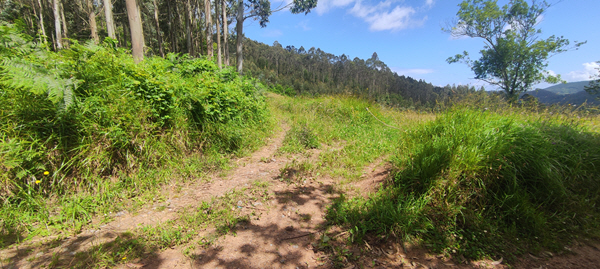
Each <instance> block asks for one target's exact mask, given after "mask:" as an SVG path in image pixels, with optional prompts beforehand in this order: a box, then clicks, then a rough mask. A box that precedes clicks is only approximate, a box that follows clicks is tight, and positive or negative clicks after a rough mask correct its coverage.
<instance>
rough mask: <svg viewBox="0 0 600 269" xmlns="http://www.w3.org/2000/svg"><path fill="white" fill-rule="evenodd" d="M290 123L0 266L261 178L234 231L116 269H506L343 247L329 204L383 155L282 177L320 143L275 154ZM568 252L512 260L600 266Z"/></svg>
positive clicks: (398, 250) (359, 186) (586, 253)
mask: <svg viewBox="0 0 600 269" xmlns="http://www.w3.org/2000/svg"><path fill="white" fill-rule="evenodd" d="M288 129H289V128H288V127H287V126H286V125H285V124H284V125H282V131H281V132H279V133H277V134H276V135H275V136H274V137H273V138H271V140H270V141H269V142H268V143H267V145H266V146H264V147H263V148H261V149H259V150H258V151H256V152H254V153H253V154H252V155H251V156H249V157H246V158H241V159H239V160H237V161H236V164H237V167H236V168H235V169H233V170H232V171H230V173H228V174H227V175H226V176H222V177H214V178H212V179H211V180H210V182H208V183H200V184H198V183H196V184H192V185H188V186H185V187H183V188H181V189H177V190H175V186H168V187H167V188H166V189H165V195H166V196H167V197H168V199H167V201H165V202H161V203H155V204H152V205H150V206H148V207H147V208H144V209H142V210H140V211H139V212H131V213H130V212H118V213H117V214H115V219H114V220H113V221H112V222H110V223H108V224H105V225H102V226H99V228H98V229H95V230H86V231H84V232H83V233H81V234H79V235H77V236H74V237H71V238H66V239H53V238H45V240H44V241H40V242H31V243H28V244H26V245H25V244H24V245H22V246H20V247H16V248H11V249H7V250H3V251H1V252H0V260H1V261H2V263H0V266H2V268H40V267H51V266H52V264H53V259H57V258H56V257H60V258H61V259H63V260H65V257H67V258H66V260H69V258H70V257H72V259H75V254H76V253H78V252H84V251H87V250H89V249H91V248H94V247H98V246H101V245H102V244H103V243H110V242H113V241H115V240H117V238H118V236H119V235H122V234H123V233H125V232H127V231H132V230H134V229H136V228H138V227H141V226H152V225H158V224H161V223H166V222H167V221H169V220H176V219H177V218H179V217H180V214H181V212H182V211H184V210H185V209H186V208H189V207H194V206H198V205H199V204H200V203H201V202H203V201H205V202H210V201H211V200H212V199H214V198H215V197H220V196H223V195H225V194H226V193H228V192H231V191H232V190H235V189H239V188H243V187H245V186H251V185H252V184H253V183H254V182H256V181H260V182H266V183H268V187H267V190H266V191H267V192H268V195H267V196H266V197H267V198H265V200H262V201H261V202H255V203H252V204H246V203H241V201H240V204H238V206H237V208H232V210H237V211H238V212H239V213H240V214H242V215H248V216H251V217H250V219H249V221H245V222H242V223H239V224H238V225H237V227H235V232H234V233H227V234H226V235H224V236H219V237H217V238H216V239H215V240H214V242H211V243H210V244H207V245H206V246H198V245H196V246H190V244H187V245H186V244H184V245H181V246H177V247H174V248H168V249H166V250H159V251H156V252H155V253H153V254H152V255H151V256H149V257H145V258H142V259H137V260H133V261H131V262H126V263H123V264H121V265H119V266H117V268H333V267H334V266H337V267H340V268H401V267H403V268H506V266H504V265H503V263H502V261H491V260H488V261H478V262H473V263H469V264H460V263H456V262H455V261H452V260H448V259H446V258H444V257H441V256H435V255H431V254H430V253H428V252H427V251H425V250H423V249H418V248H411V247H408V248H407V247H406V246H405V245H401V244H399V243H395V242H385V241H384V242H378V243H371V244H369V243H365V244H362V245H355V246H350V247H348V246H346V245H345V244H344V242H345V240H344V238H346V237H347V236H348V234H347V233H345V232H342V231H340V230H336V229H335V228H331V227H330V228H327V227H326V226H325V225H324V224H325V220H324V216H325V210H326V208H327V205H328V204H330V203H331V200H332V199H335V198H336V197H339V195H340V193H341V192H345V193H347V194H348V195H351V196H352V195H356V196H358V195H362V196H366V195H367V194H368V193H370V192H374V191H376V190H377V189H378V187H379V186H380V184H383V183H384V182H385V181H386V179H387V178H388V175H389V171H390V167H389V166H387V165H386V163H385V162H384V161H383V158H381V159H380V160H377V161H376V162H374V163H373V164H371V165H369V166H367V167H366V168H365V170H364V174H363V176H362V177H361V180H360V181H358V182H354V183H349V184H348V185H346V186H340V184H339V181H338V180H335V179H331V178H328V177H316V176H314V175H308V176H307V177H304V178H302V179H300V180H298V179H297V178H291V179H287V180H284V179H282V178H281V174H282V173H281V170H282V169H283V168H285V167H286V165H289V164H290V163H292V162H293V159H296V158H304V159H307V160H315V159H316V158H317V157H318V155H319V154H320V151H319V150H311V151H309V152H308V154H305V155H303V156H288V157H283V156H276V152H277V149H278V148H279V147H280V146H281V145H282V143H283V139H284V137H285V133H286V132H287V131H288ZM212 232H214V228H208V229H205V230H203V231H199V233H198V236H199V237H201V236H205V235H207V234H210V233H212ZM327 241H330V242H327ZM573 252H574V253H576V254H575V255H570V256H569V255H567V256H548V257H532V258H531V259H529V258H528V257H525V258H526V259H523V260H521V261H520V262H519V264H520V265H517V266H516V267H517V268H600V250H599V248H598V247H597V246H596V245H594V244H591V243H589V244H580V245H578V246H576V247H575V248H574V249H573ZM98 266H99V267H102V265H98ZM60 267H69V266H68V265H66V266H60Z"/></svg>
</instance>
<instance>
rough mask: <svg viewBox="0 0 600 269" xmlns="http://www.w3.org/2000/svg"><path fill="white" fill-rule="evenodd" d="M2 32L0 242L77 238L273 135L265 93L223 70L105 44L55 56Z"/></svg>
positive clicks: (11, 30) (11, 31) (74, 47)
mask: <svg viewBox="0 0 600 269" xmlns="http://www.w3.org/2000/svg"><path fill="white" fill-rule="evenodd" d="M0 27H1V29H0V30H1V31H2V32H3V40H4V42H3V43H2V44H1V45H0V46H1V47H0V55H1V56H2V62H1V63H2V64H1V66H0V72H1V73H2V79H1V80H0V130H1V132H0V194H1V196H0V197H1V198H0V203H1V205H0V206H1V207H0V239H1V240H0V246H6V245H9V244H11V243H14V242H19V241H22V240H26V239H27V238H31V237H33V236H36V235H48V234H55V233H63V232H67V233H77V232H78V231H79V230H80V229H81V227H82V226H83V225H84V224H86V223H87V222H89V221H90V220H91V218H92V216H94V215H96V214H104V213H107V212H110V211H112V212H115V211H119V210H121V209H123V208H125V207H136V206H139V205H140V204H143V203H145V201H148V200H152V199H151V198H153V197H155V196H157V195H158V193H159V191H158V189H157V187H158V186H160V185H161V184H164V183H166V182H169V181H172V180H190V179H201V178H202V177H203V175H206V174H207V173H210V172H211V171H215V170H220V169H224V168H226V166H227V163H228V161H229V158H230V157H231V156H233V155H241V154H245V153H247V152H249V151H250V150H252V149H253V148H256V147H257V146H258V145H260V144H261V143H262V141H263V138H264V137H265V136H266V134H267V133H268V132H269V130H270V129H271V127H270V125H269V124H268V122H269V115H268V111H267V109H266V104H265V101H264V95H263V93H262V86H261V85H260V84H259V83H257V82H256V81H254V80H252V79H246V78H244V79H242V78H239V76H238V75H237V73H235V72H234V71H233V69H231V68H227V69H223V70H219V69H218V68H217V67H216V65H215V64H214V63H213V62H212V61H207V60H205V59H191V58H189V57H187V56H185V55H174V54H170V55H168V56H167V57H166V58H165V59H163V58H147V59H146V60H145V61H143V62H141V63H139V64H136V63H134V61H133V59H132V57H131V56H130V54H129V52H128V51H125V50H123V49H119V48H117V47H116V46H115V43H114V41H113V40H107V41H106V42H104V43H103V44H100V45H94V44H92V43H88V44H85V45H82V44H77V43H76V42H74V43H73V44H71V46H70V48H69V49H65V50H62V51H60V52H59V53H53V52H49V51H48V50H46V49H45V48H43V47H38V46H36V45H34V44H33V43H31V40H29V39H30V37H28V36H26V35H23V34H21V33H20V32H19V30H18V29H16V28H15V27H14V26H12V25H1V26H0ZM265 122H267V124H265Z"/></svg>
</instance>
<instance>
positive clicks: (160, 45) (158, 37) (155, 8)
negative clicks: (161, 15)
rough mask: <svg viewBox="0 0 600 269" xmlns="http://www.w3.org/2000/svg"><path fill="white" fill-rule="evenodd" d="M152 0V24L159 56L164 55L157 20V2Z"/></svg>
mask: <svg viewBox="0 0 600 269" xmlns="http://www.w3.org/2000/svg"><path fill="white" fill-rule="evenodd" d="M152 2H153V4H154V24H155V27H156V39H157V41H158V53H160V57H165V51H164V49H163V41H162V36H161V35H160V23H159V21H158V4H157V3H156V0H154V1H152Z"/></svg>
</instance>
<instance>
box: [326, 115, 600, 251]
mask: <svg viewBox="0 0 600 269" xmlns="http://www.w3.org/2000/svg"><path fill="white" fill-rule="evenodd" d="M521 112H523V110H519V109H512V110H509V111H505V112H504V113H492V112H486V111H485V110H480V109H472V108H454V109H452V110H450V111H448V112H444V113H442V114H441V115H439V116H438V117H437V118H436V120H435V121H432V122H430V123H425V124H421V125H418V126H415V127H413V128H410V129H409V130H407V131H406V132H405V133H404V134H403V136H402V139H401V140H398V142H399V143H400V147H399V148H398V150H397V153H396V154H395V155H394V157H393V164H394V165H395V166H396V167H398V170H397V172H396V173H395V176H394V178H393V184H391V185H389V186H387V187H386V188H385V189H382V190H380V191H379V192H377V193H376V194H373V195H372V196H371V197H370V198H368V199H365V198H361V197H358V198H353V199H347V198H345V197H343V196H342V197H341V198H340V199H338V200H337V201H336V202H335V203H334V204H333V205H332V206H331V207H330V208H329V210H328V213H327V219H328V220H329V221H331V222H333V223H338V224H342V225H345V226H346V227H348V229H349V231H350V233H351V234H352V237H351V239H352V240H358V241H360V240H361V239H362V238H363V237H364V236H365V235H366V234H372V233H375V234H380V235H385V236H391V235H393V236H395V237H399V238H401V239H403V240H408V241H412V242H417V243H421V244H423V245H425V246H427V247H428V248H429V249H431V250H433V251H435V252H438V253H444V254H446V255H448V256H453V257H464V258H468V259H476V258H482V257H494V258H498V257H504V258H505V259H506V258H508V259H510V260H511V259H513V258H514V257H515V256H514V255H518V254H520V253H525V252H527V251H533V252H535V251H539V250H540V249H543V248H546V249H551V250H561V249H562V246H564V244H565V243H566V242H569V241H570V240H572V239H575V238H577V237H578V236H582V235H584V236H598V232H597V231H598V228H599V227H598V226H599V225H598V223H600V222H599V221H600V219H599V217H600V210H599V208H598V207H597V205H598V202H599V201H600V181H599V180H600V178H598V175H600V165H599V164H600V137H599V135H598V133H595V132H591V131H589V127H588V124H586V123H585V122H584V120H582V119H581V120H580V119H577V118H576V117H563V116H561V115H559V116H556V115H550V114H547V113H521Z"/></svg>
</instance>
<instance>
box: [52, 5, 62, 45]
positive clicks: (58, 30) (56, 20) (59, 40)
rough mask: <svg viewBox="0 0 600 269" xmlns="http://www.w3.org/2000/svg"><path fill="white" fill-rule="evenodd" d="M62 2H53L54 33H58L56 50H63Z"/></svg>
mask: <svg viewBox="0 0 600 269" xmlns="http://www.w3.org/2000/svg"><path fill="white" fill-rule="evenodd" d="M59 2H60V0H53V2H52V11H54V31H55V33H56V43H55V44H56V49H62V33H61V26H60V23H61V20H60V10H59V7H60V3H59Z"/></svg>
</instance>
